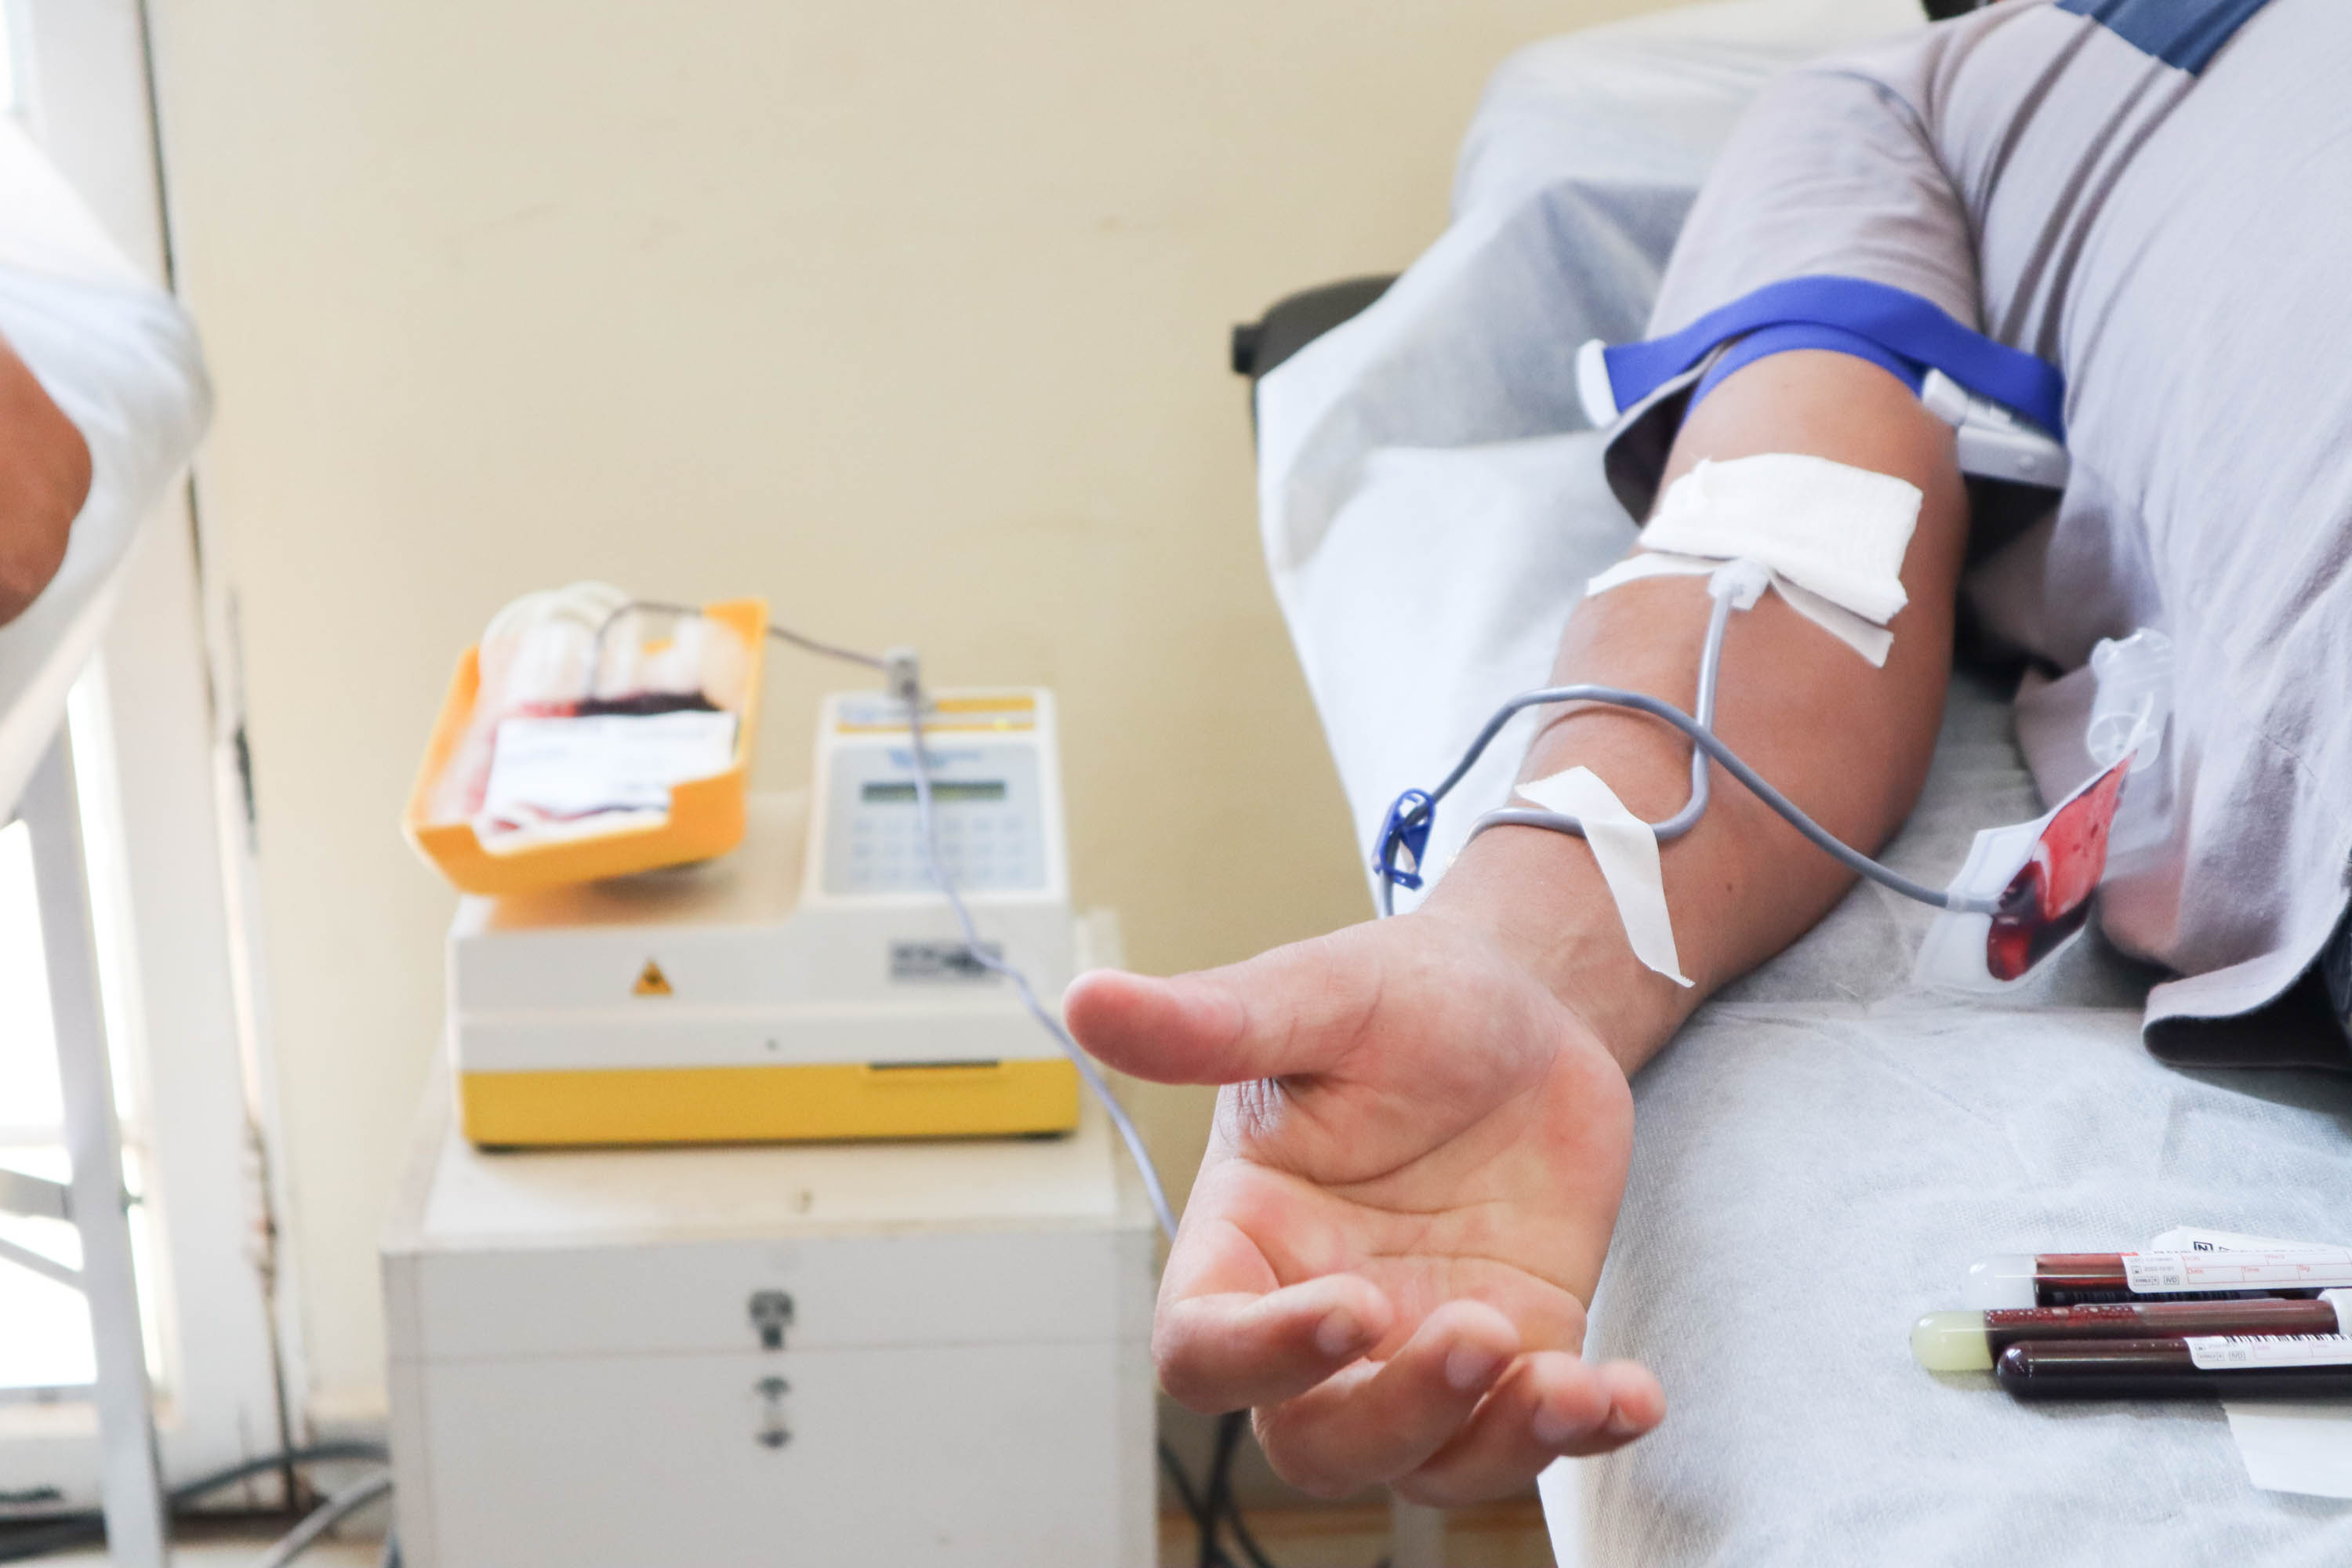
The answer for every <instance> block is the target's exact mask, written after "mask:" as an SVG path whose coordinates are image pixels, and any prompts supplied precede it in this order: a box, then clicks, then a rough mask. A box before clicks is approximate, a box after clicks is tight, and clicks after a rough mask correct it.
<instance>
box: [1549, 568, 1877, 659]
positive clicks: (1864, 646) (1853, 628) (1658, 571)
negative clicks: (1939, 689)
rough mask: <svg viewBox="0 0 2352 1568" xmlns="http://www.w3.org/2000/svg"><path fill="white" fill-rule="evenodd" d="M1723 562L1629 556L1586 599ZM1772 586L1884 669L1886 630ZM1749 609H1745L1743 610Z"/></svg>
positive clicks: (1800, 592)
mask: <svg viewBox="0 0 2352 1568" xmlns="http://www.w3.org/2000/svg"><path fill="white" fill-rule="evenodd" d="M1722 568H1723V563H1722V562H1721V561H1713V560H1708V559H1706V558H1705V557H1703V556H1697V555H1660V554H1656V553H1654V552H1644V553H1643V554H1640V555H1629V556H1627V557H1626V558H1625V559H1624V560H1622V561H1620V562H1619V563H1617V564H1616V565H1614V566H1612V567H1611V568H1609V570H1608V571H1606V572H1603V573H1602V574H1601V575H1600V576H1598V577H1595V578H1594V579H1592V581H1591V582H1590V583H1587V584H1585V585H1584V595H1585V597H1586V598H1588V599H1589V598H1591V597H1592V596H1593V595H1597V594H1605V593H1607V592H1608V591H1609V590H1610V589H1612V588H1615V587H1621V586H1622V585H1623V584H1627V583H1638V582H1640V581H1641V580H1642V579H1643V578H1644V577H1703V576H1709V575H1712V574H1715V573H1717V572H1718V571H1721V570H1722ZM1772 586H1773V587H1774V588H1775V589H1777V590H1779V592H1780V597H1781V598H1783V599H1785V600H1787V601H1788V604H1789V607H1790V609H1792V610H1794V611H1796V612H1797V614H1799V615H1801V616H1804V617H1805V619H1807V620H1809V621H1811V622H1812V623H1813V625H1815V626H1819V627H1821V628H1822V630H1823V631H1825V632H1827V633H1829V634H1830V636H1832V637H1835V638H1837V639H1838V641H1840V642H1842V643H1843V644H1845V645H1846V647H1850V648H1852V649H1853V651H1854V652H1856V653H1858V654H1860V655H1862V657H1863V658H1866V659H1868V660H1870V662H1871V663H1872V664H1874V665H1876V666H1878V667H1880V668H1885V664H1886V652H1887V650H1888V649H1889V648H1891V647H1894V646H1895V634H1894V633H1893V632H1890V631H1888V630H1887V629H1886V628H1885V626H1873V625H1871V624H1870V623H1869V622H1868V621H1865V620H1864V619H1863V618H1862V617H1861V616H1857V615H1855V614H1854V613H1853V611H1852V610H1849V609H1845V608H1843V607H1842V606H1840V605H1833V604H1832V603H1830V601H1828V600H1827V599H1824V598H1822V596H1821V595H1819V594H1816V593H1814V592H1812V591H1811V589H1808V588H1801V587H1799V586H1797V584H1794V583H1791V582H1790V581H1789V580H1788V579H1787V578H1785V577H1783V576H1781V575H1780V574H1779V573H1777V572H1775V573H1773V574H1772ZM1742 607H1743V608H1745V606H1742Z"/></svg>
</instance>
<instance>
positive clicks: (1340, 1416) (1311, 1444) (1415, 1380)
mask: <svg viewBox="0 0 2352 1568" xmlns="http://www.w3.org/2000/svg"><path fill="white" fill-rule="evenodd" d="M1518 1349H1519V1335H1518V1331H1517V1330H1516V1329H1514V1328H1513V1327H1512V1326H1511V1321H1510V1320H1509V1319H1508V1318H1506V1317H1505V1316H1503V1314H1502V1313H1500V1312H1498V1311H1496V1310H1495V1309H1494V1308H1492V1307H1489V1306H1487V1305H1486V1304H1485V1303H1484V1302H1481V1301H1451V1302H1448V1303H1447V1304H1446V1305H1444V1306H1443V1307H1440V1308H1438V1309H1437V1310H1435V1311H1433V1312H1432V1313H1431V1314H1430V1315H1429V1316H1428V1317H1427V1318H1425V1319H1424V1320H1423V1321H1422V1324H1421V1327H1420V1328H1418V1329H1416V1330H1414V1331H1413V1334H1412V1338H1411V1339H1408V1340H1407V1341H1406V1342H1404V1344H1403V1345H1402V1347H1400V1348H1399V1349H1398V1351H1397V1352H1396V1353H1395V1354H1394V1355H1392V1356H1391V1357H1390V1358H1389V1359H1388V1360H1387V1361H1385V1362H1379V1363H1373V1362H1364V1363H1359V1364H1357V1365H1355V1366H1351V1367H1349V1368H1348V1369H1347V1370H1346V1371H1344V1372H1341V1373H1339V1374H1338V1375H1337V1376H1335V1377H1332V1378H1330V1379H1328V1381H1326V1382H1324V1383H1323V1384H1319V1385H1318V1386H1317V1387H1315V1388H1313V1389H1310V1390H1308V1391H1307V1393H1305V1394H1300V1395H1299V1396H1298V1397H1297V1398H1295V1399H1292V1400H1289V1401H1288V1402H1286V1403H1284V1404H1281V1405H1275V1406H1274V1407H1273V1408H1272V1409H1270V1410H1261V1411H1260V1413H1259V1420H1258V1442H1259V1444H1260V1445H1261V1446H1262V1447H1264V1448H1265V1455H1266V1458H1267V1459H1269V1460H1270V1461H1272V1463H1273V1465H1274V1468H1275V1472H1276V1474H1277V1475H1279V1476H1281V1477H1282V1478H1283V1479H1285V1480H1286V1481H1288V1482H1289V1483H1290V1484H1291V1485H1293V1486H1295V1487H1297V1488H1299V1489H1301V1490H1303V1491H1306V1492H1308V1493H1310V1494H1312V1495H1314V1496H1317V1497H1325V1498H1330V1497H1341V1496H1345V1495H1346V1494H1347V1493H1349V1492H1352V1491H1354V1490H1356V1489H1358V1488H1360V1487H1363V1486H1367V1485H1370V1484H1371V1483H1372V1482H1375V1481H1385V1480H1390V1479H1393V1478H1395V1477H1398V1476H1402V1475H1403V1474H1405V1473H1407V1472H1408V1471H1411V1470H1413V1469H1416V1468H1419V1467H1420V1466H1421V1465H1422V1464H1423V1463H1424V1462H1425V1461H1426V1460H1427V1459H1428V1458H1429V1457H1430V1456H1431V1455H1433V1454H1434V1453H1436V1452H1437V1451H1438V1450H1439V1449H1440V1448H1442V1447H1444V1445H1445V1443H1446V1441H1447V1439H1449V1438H1451V1437H1452V1436H1454V1432H1455V1431H1456V1430H1457V1429H1458V1428H1459V1427H1460V1426H1461V1425H1462V1423H1463V1421H1464V1420H1465V1418H1467V1417H1468V1416H1469V1415H1470V1413H1471V1412H1472V1411H1473V1410H1475V1409H1476V1408H1477V1405H1478V1402H1479V1400H1481V1399H1482V1398H1484V1397H1485V1396H1486V1392H1487V1390H1488V1389H1490V1388H1492V1387H1493V1386H1494V1385H1495V1384H1496V1380H1497V1379H1499V1378H1500V1377H1501V1376H1502V1375H1503V1373H1504V1372H1505V1371H1506V1369H1507V1368H1508V1367H1509V1365H1510V1364H1511V1358H1512V1357H1513V1356H1515V1355H1517V1353H1518Z"/></svg>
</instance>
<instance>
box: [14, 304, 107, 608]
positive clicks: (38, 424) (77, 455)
mask: <svg viewBox="0 0 2352 1568" xmlns="http://www.w3.org/2000/svg"><path fill="white" fill-rule="evenodd" d="M89 484H90V458H89V443H88V442H86V441H84V440H83V439H82V435H81V432H80V431H79V429H77V428H76V427H75V426H74V423H73V421H72V420H70V419H68V418H67V417H66V416H65V413H64V411H63V410H61V409H59V408H58V405H57V404H56V403H54V402H52V401H51V400H50V398H49V395H48V394H47V392H45V391H43V390H42V388H41V384H40V383H39V382H38V381H37V380H35V379H34V377H33V374H32V372H30V371H29V370H27V369H26V368H25V363H24V362H23V361H22V360H20V359H18V358H17V357H16V354H15V353H12V352H9V351H8V350H7V348H6V346H5V344H0V626H5V625H7V624H8V623H9V622H11V621H13V620H15V619H16V617H17V616H21V615H23V614H24V613H25V612H26V610H27V609H29V608H31V607H32V604H33V601H34V600H36V599H37V598H39V597H40V596H41V594H42V591H43V590H44V589H46V588H47V587H48V585H49V584H50V583H51V582H52V581H53V580H54V579H55V578H56V576H57V574H58V568H59V567H60V566H62V565H63V564H64V563H65V558H66V546H67V543H68V541H69V540H70V538H71V536H72V532H73V522H74V519H75V518H76V517H77V516H79V514H80V512H81V509H82V503H83V502H84V501H86V500H89Z"/></svg>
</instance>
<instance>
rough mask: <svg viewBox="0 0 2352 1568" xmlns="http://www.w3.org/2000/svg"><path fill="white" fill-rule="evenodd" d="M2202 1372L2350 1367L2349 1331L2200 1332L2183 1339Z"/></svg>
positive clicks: (2190, 1355)
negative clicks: (2244, 1368)
mask: <svg viewBox="0 0 2352 1568" xmlns="http://www.w3.org/2000/svg"><path fill="white" fill-rule="evenodd" d="M2184 1343H2186V1344H2187V1345H2188V1346H2189V1360H2190V1361H2192V1362H2194V1363H2197V1366H2198V1368H2199V1369H2200V1371H2204V1372H2229V1371H2231V1370H2234V1369H2237V1368H2242V1367H2269V1366H2352V1334H2202V1335H2197V1336H2195V1337H2192V1338H2190V1339H2189V1340H2187V1341H2184Z"/></svg>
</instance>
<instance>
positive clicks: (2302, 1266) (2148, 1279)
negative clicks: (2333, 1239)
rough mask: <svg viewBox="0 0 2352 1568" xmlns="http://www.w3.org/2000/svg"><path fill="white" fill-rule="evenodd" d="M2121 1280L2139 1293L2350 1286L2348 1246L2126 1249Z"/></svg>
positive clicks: (2351, 1272) (2350, 1251) (2351, 1251)
mask: <svg viewBox="0 0 2352 1568" xmlns="http://www.w3.org/2000/svg"><path fill="white" fill-rule="evenodd" d="M2123 1260H2124V1280H2125V1282H2126V1284H2127V1285H2129V1286H2130V1287H2131V1289H2133V1290H2135V1291H2137V1292H2138V1293H2139V1294H2141V1295H2143V1296H2170V1295H2178V1294H2180V1293H2182V1292H2184V1291H2189V1290H2319V1289H2329V1288H2331V1287H2336V1286H2346V1285H2352V1248H2347V1247H2326V1248H2313V1249H2311V1250H2307V1251H2306V1250H2300V1249H2298V1250H2294V1251H2288V1250H2284V1249H2282V1250H2276V1251H2270V1252H2126V1253H2125V1254H2124V1255H2123Z"/></svg>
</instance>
